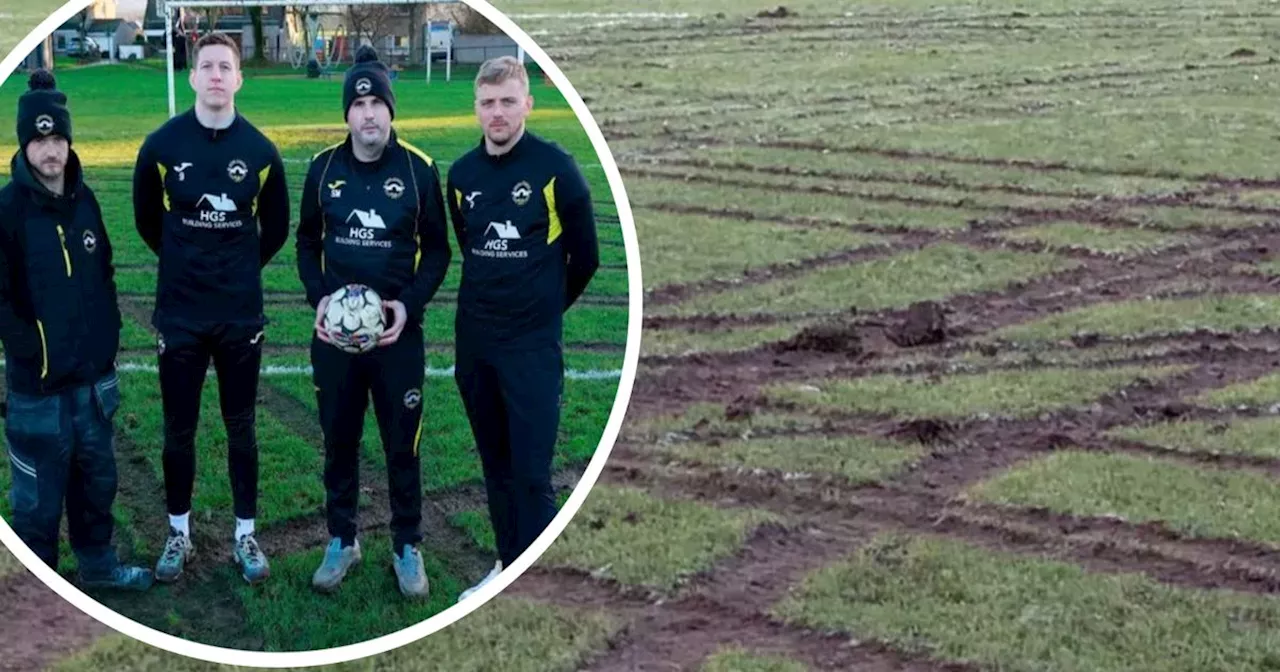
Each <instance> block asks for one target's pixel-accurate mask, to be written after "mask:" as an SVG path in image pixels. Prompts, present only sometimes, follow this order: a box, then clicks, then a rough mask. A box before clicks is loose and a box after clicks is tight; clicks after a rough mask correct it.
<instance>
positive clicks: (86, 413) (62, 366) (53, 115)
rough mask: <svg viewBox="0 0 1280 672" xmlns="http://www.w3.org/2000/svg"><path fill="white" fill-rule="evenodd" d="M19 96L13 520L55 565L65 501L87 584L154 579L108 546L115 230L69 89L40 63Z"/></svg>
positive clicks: (11, 273)
mask: <svg viewBox="0 0 1280 672" xmlns="http://www.w3.org/2000/svg"><path fill="white" fill-rule="evenodd" d="M29 84H30V87H31V90H30V91H28V92H26V93H25V94H23V95H22V97H21V98H20V99H19V102H18V140H19V149H18V152H17V153H16V154H15V155H14V157H13V160H12V162H11V163H10V171H11V175H12V178H13V181H12V182H10V183H9V184H8V185H6V186H5V187H4V189H0V212H2V213H4V216H3V217H0V340H3V341H4V356H5V380H6V384H7V388H8V403H7V412H6V414H5V438H6V439H7V442H8V449H9V463H10V466H11V469H10V474H11V476H12V485H11V488H10V491H9V501H10V504H11V508H12V517H11V518H10V521H11V522H12V524H13V529H14V532H16V533H17V535H18V537H19V538H21V539H22V541H23V542H24V543H25V544H26V545H27V546H28V547H29V548H30V549H31V550H32V552H34V553H35V554H36V555H37V556H39V558H40V559H41V560H43V561H44V562H45V563H46V564H47V565H49V566H50V567H52V568H54V569H55V570H56V569H57V567H58V529H59V526H60V523H61V520H62V511H63V506H64V503H65V507H66V513H67V528H68V532H69V533H70V534H69V536H70V541H71V548H72V550H73V551H74V552H75V554H76V557H77V561H78V565H79V573H80V579H81V581H82V583H84V584H85V585H87V586H108V587H117V588H132V589H146V588H147V587H148V586H150V585H151V581H152V576H151V572H150V571H148V570H145V569H141V568H137V567H125V566H122V565H121V564H120V562H119V560H118V558H117V556H116V550H115V547H114V546H113V545H112V539H111V535H112V530H113V527H114V520H113V518H112V514H111V505H112V503H113V501H114V500H115V496H116V487H117V477H116V462H115V444H114V438H115V431H114V426H113V422H114V416H115V413H116V410H117V409H118V408H119V406H120V387H119V378H118V377H117V376H116V370H115V360H116V350H117V348H118V347H119V345H120V309H119V304H118V303H117V296H116V284H115V270H114V268H113V265H112V259H111V257H112V254H111V241H110V240H109V239H108V237H107V229H106V226H104V224H103V221H102V209H101V207H99V205H98V200H97V198H96V197H95V196H94V194H93V191H92V190H90V189H89V187H88V186H86V185H85V183H84V181H83V173H82V172H81V167H80V160H79V158H78V157H77V156H76V154H75V152H74V151H73V150H72V149H71V115H70V112H69V111H68V110H67V107H66V102H67V99H66V96H65V95H64V94H63V93H62V92H60V91H58V90H57V89H56V82H55V81H54V78H53V75H51V74H50V73H49V72H47V71H45V70H39V71H37V72H35V73H34V74H33V75H32V76H31V79H30V82H29Z"/></svg>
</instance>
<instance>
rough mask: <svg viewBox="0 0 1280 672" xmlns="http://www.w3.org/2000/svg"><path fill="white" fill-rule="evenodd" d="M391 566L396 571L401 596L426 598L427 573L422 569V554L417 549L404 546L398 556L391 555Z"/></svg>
mask: <svg viewBox="0 0 1280 672" xmlns="http://www.w3.org/2000/svg"><path fill="white" fill-rule="evenodd" d="M391 566H392V567H394V568H395V570H396V581H397V582H399V584H400V592H401V593H402V594H403V595H405V596H406V597H412V598H415V599H421V598H425V597H426V596H427V592H428V586H427V571H426V570H425V569H424V568H423V567H422V554H421V553H419V552H418V549H416V548H414V547H413V546H411V545H409V544H405V545H404V550H403V552H402V553H401V554H400V555H396V554H394V553H393V554H392V557H391Z"/></svg>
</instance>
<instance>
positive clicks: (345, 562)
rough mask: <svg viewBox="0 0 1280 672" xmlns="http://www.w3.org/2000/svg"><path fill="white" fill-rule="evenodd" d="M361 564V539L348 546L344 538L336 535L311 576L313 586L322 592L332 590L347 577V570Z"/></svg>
mask: <svg viewBox="0 0 1280 672" xmlns="http://www.w3.org/2000/svg"><path fill="white" fill-rule="evenodd" d="M358 564H360V540H359V539H357V540H356V541H355V543H354V544H353V545H351V546H347V547H346V548H343V547H342V540H341V539H339V538H338V537H334V538H333V539H331V540H330V541H329V547H328V548H326V549H325V551H324V561H322V562H321V563H320V567H318V568H317V569H316V573H315V574H313V575H312V576H311V586H312V587H313V588H315V589H316V590H318V591H320V592H322V593H328V592H332V591H333V590H335V589H337V587H338V586H339V585H340V584H341V583H342V579H344V578H346V576H347V571H348V570H350V569H351V568H352V567H355V566H356V565H358Z"/></svg>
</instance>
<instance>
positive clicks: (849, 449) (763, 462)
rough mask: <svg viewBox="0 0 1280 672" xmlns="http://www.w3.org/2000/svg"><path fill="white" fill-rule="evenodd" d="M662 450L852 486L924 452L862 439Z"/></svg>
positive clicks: (684, 446)
mask: <svg viewBox="0 0 1280 672" xmlns="http://www.w3.org/2000/svg"><path fill="white" fill-rule="evenodd" d="M663 450H664V452H667V453H669V454H671V455H673V456H675V457H679V458H681V459H685V460H694V461H698V462H705V463H710V464H714V465H719V466H723V467H739V468H745V469H767V470H769V471H774V472H782V473H783V474H795V473H808V474H830V475H835V476H839V477H841V478H844V479H847V480H849V481H851V482H853V483H869V482H874V481H878V480H880V479H883V478H886V477H888V476H892V475H893V474H895V473H897V472H898V471H900V470H902V469H904V468H907V467H909V466H910V465H911V464H913V463H914V461H915V460H916V459H917V458H919V457H920V456H921V455H923V454H924V453H925V449H924V447H923V446H920V445H918V444H917V445H911V444H906V443H900V442H897V441H886V440H881V439H873V438H868V437H861V436H834V437H810V436H804V437H788V438H762V439H748V440H745V441H731V442H725V443H719V444H717V445H710V444H705V443H674V444H671V445H670V446H668V447H666V448H665V449H663Z"/></svg>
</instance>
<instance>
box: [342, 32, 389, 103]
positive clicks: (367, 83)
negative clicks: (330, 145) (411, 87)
mask: <svg viewBox="0 0 1280 672" xmlns="http://www.w3.org/2000/svg"><path fill="white" fill-rule="evenodd" d="M361 96H377V97H379V98H381V99H382V102H384V103H386V104H387V108H388V109H389V110H390V111H391V118H392V119H395V118H396V94H395V92H393V91H392V90H391V75H390V71H389V70H388V69H387V65H386V64H385V63H383V62H382V61H379V60H378V52H377V51H375V50H374V48H373V47H371V46H369V45H367V44H366V45H364V46H362V47H360V49H359V50H358V51H356V64H355V65H353V66H351V69H350V70H347V78H346V79H345V80H344V81H343V82H342V118H343V119H346V117H347V112H350V111H351V103H353V102H355V99H356V98H359V97H361Z"/></svg>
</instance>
